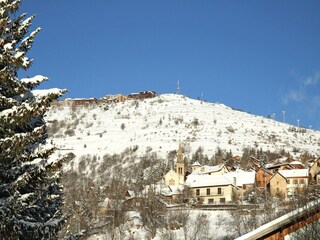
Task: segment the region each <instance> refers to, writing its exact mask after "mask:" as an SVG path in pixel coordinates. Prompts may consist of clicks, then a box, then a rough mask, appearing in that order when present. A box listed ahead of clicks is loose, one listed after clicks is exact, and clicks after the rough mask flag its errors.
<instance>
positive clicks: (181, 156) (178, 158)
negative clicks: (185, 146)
mask: <svg viewBox="0 0 320 240" xmlns="http://www.w3.org/2000/svg"><path fill="white" fill-rule="evenodd" d="M183 162H184V161H183V155H182V145H181V143H179V149H178V153H177V163H183Z"/></svg>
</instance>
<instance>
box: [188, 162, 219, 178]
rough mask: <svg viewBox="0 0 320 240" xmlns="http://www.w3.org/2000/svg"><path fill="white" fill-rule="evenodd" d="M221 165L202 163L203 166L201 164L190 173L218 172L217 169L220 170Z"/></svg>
mask: <svg viewBox="0 0 320 240" xmlns="http://www.w3.org/2000/svg"><path fill="white" fill-rule="evenodd" d="M223 167H224V165H223V164H222V165H216V166H208V165H204V166H201V167H199V168H197V169H195V170H194V171H193V172H192V173H191V174H192V175H202V174H208V173H213V172H218V171H220V170H221V169H222V168H223Z"/></svg>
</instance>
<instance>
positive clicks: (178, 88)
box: [177, 80, 180, 94]
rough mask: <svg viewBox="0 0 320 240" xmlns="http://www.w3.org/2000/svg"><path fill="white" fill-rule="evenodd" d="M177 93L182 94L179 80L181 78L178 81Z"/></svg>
mask: <svg viewBox="0 0 320 240" xmlns="http://www.w3.org/2000/svg"><path fill="white" fill-rule="evenodd" d="M177 94H180V82H179V80H178V81H177Z"/></svg>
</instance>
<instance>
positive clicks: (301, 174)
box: [269, 169, 309, 198]
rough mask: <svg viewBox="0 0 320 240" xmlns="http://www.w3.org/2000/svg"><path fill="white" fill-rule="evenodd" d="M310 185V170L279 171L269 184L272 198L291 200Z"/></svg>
mask: <svg viewBox="0 0 320 240" xmlns="http://www.w3.org/2000/svg"><path fill="white" fill-rule="evenodd" d="M308 184H309V169H292V170H279V171H278V172H277V173H275V174H274V175H273V176H272V177H271V178H270V182H269V188H270V195H271V196H272V197H282V198H290V197H291V196H293V195H295V194H298V193H301V192H302V191H303V190H304V188H306V187H307V186H308Z"/></svg>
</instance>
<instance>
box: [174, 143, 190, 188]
mask: <svg viewBox="0 0 320 240" xmlns="http://www.w3.org/2000/svg"><path fill="white" fill-rule="evenodd" d="M176 172H177V173H178V175H179V178H180V180H179V182H180V183H182V184H183V183H184V178H185V176H186V172H187V166H186V164H185V163H184V160H183V154H182V144H181V143H180V144H179V149H178V153H177V164H176Z"/></svg>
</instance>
